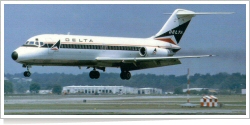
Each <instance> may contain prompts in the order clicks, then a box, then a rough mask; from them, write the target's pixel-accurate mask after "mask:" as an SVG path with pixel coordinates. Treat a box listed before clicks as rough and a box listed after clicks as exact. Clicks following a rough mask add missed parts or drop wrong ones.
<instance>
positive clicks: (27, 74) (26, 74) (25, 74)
mask: <svg viewBox="0 0 250 125" xmlns="http://www.w3.org/2000/svg"><path fill="white" fill-rule="evenodd" d="M23 67H24V65H23ZM25 67H27V71H25V72H24V73H23V75H24V76H25V77H30V76H31V73H30V71H29V68H30V67H31V66H29V65H25Z"/></svg>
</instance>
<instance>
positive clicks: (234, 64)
mask: <svg viewBox="0 0 250 125" xmlns="http://www.w3.org/2000/svg"><path fill="white" fill-rule="evenodd" d="M177 8H182V9H188V10H192V11H195V12H235V13H234V14H231V15H206V16H205V15H200V16H196V17H194V18H193V19H192V21H191V23H190V24H189V26H188V28H187V30H186V32H185V34H184V35H183V37H182V39H181V41H180V44H179V45H180V46H181V48H182V49H181V50H180V51H179V52H178V54H177V55H202V54H215V55H218V56H216V57H212V58H193V59H181V62H182V64H180V65H175V66H167V67H161V68H153V69H146V70H139V71H132V72H131V73H132V75H133V74H137V73H153V74H166V75H168V74H173V75H184V74H186V73H187V68H190V70H191V74H195V73H201V74H205V73H210V74H216V73H219V72H228V73H235V72H240V73H242V74H246V5H245V4H241V5H240V4H220V5H218V4H178V5H177V4H154V5H150V4H149V5H140V4H137V5H131V4H123V5H110V4H108V5H86V4H78V5H75V4H71V5H61V4H60V5H40V4H38V5H34V4H30V5H25V4H23V5H20V4H19V5H18V4H17V5H5V6H4V73H11V74H13V73H23V72H24V71H26V69H25V68H22V65H21V64H19V63H16V62H15V61H13V60H12V59H11V53H12V52H13V51H14V50H15V49H16V48H17V47H19V46H21V45H22V44H23V43H24V42H26V40H27V39H28V38H30V37H32V36H35V35H39V34H67V33H68V32H70V34H72V35H92V36H115V37H137V38H147V37H150V36H152V35H155V34H156V33H157V32H158V31H159V30H160V29H161V27H162V26H163V25H164V23H165V22H166V21H167V19H168V18H169V16H170V15H164V14H163V13H172V12H173V11H174V10H175V9H177ZM1 18H2V16H1ZM248 23H249V22H248ZM1 42H3V41H1ZM91 70H92V69H86V68H85V67H83V68H82V69H81V70H80V69H78V67H61V66H60V67H41V66H33V67H32V68H31V69H30V71H31V72H32V73H34V72H38V73H54V72H59V73H62V72H63V73H66V74H70V73H72V74H81V73H82V72H90V71H91ZM101 72H102V71H101ZM106 72H117V73H120V69H118V68H106Z"/></svg>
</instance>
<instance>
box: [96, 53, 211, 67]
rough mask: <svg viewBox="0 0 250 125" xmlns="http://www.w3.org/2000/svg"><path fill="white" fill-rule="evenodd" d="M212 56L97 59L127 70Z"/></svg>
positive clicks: (167, 64) (174, 63) (175, 63)
mask: <svg viewBox="0 0 250 125" xmlns="http://www.w3.org/2000/svg"><path fill="white" fill-rule="evenodd" d="M212 56H215V55H199V56H169V57H134V58H112V57H97V58H96V61H97V62H100V63H106V64H107V63H108V64H110V65H111V67H123V68H124V69H127V70H139V69H146V68H154V67H161V66H169V65H177V64H181V62H180V60H179V59H184V58H202V57H212Z"/></svg>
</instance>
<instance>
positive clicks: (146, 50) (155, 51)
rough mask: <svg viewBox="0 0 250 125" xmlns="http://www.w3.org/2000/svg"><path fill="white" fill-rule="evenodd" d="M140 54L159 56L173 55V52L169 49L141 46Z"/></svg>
mask: <svg viewBox="0 0 250 125" xmlns="http://www.w3.org/2000/svg"><path fill="white" fill-rule="evenodd" d="M139 54H140V56H143V57H159V56H171V55H173V52H172V51H170V50H169V49H164V48H157V47H141V48H140V49H139Z"/></svg>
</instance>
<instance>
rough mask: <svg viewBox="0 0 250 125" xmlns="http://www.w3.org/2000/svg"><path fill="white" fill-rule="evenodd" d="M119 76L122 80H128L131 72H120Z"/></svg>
mask: <svg viewBox="0 0 250 125" xmlns="http://www.w3.org/2000/svg"><path fill="white" fill-rule="evenodd" d="M120 77H121V79H122V80H129V79H130V78H131V73H130V72H129V71H125V72H121V74H120Z"/></svg>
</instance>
